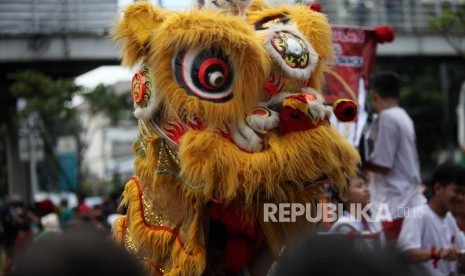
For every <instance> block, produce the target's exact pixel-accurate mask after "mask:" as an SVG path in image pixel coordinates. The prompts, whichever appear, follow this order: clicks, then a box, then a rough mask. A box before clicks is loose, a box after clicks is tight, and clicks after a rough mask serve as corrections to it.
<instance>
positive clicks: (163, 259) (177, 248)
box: [117, 181, 205, 275]
mask: <svg viewBox="0 0 465 276" xmlns="http://www.w3.org/2000/svg"><path fill="white" fill-rule="evenodd" d="M139 192H140V190H139V189H138V187H137V185H136V183H135V182H134V181H130V182H128V184H126V188H125V192H124V198H123V201H122V204H126V205H127V207H128V213H127V217H128V221H127V226H126V227H128V230H129V231H130V233H131V235H132V240H133V241H134V243H135V247H136V254H137V255H138V256H139V258H141V259H144V260H147V261H149V262H150V264H151V265H152V266H153V271H154V272H155V271H159V269H162V270H163V271H165V273H167V275H170V274H173V275H201V274H202V272H203V270H204V268H205V248H204V245H203V244H199V243H197V242H195V241H196V240H198V239H199V238H203V231H202V229H201V227H200V225H199V223H200V218H199V216H200V215H199V213H198V211H197V212H196V214H195V215H194V216H193V217H192V218H191V221H192V222H191V223H190V225H189V228H188V231H187V233H186V234H185V237H186V239H181V233H179V232H180V231H183V229H171V230H170V228H169V227H168V226H152V225H148V224H147V223H146V221H145V220H144V215H143V212H144V210H143V208H142V206H143V204H142V202H141V200H140V194H139ZM193 210H195V208H194V209H193ZM117 233H119V231H118V232H117ZM117 237H118V236H117ZM155 268H156V269H155ZM170 271H171V272H170Z"/></svg>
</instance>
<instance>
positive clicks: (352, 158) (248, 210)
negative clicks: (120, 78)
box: [113, 0, 359, 275]
mask: <svg viewBox="0 0 465 276" xmlns="http://www.w3.org/2000/svg"><path fill="white" fill-rule="evenodd" d="M114 38H115V39H116V40H117V41H118V42H120V43H121V44H122V53H123V64H125V65H127V66H129V67H136V66H137V67H138V68H140V70H139V71H138V72H137V73H136V74H135V76H134V78H133V83H132V92H131V93H132V96H133V99H134V107H135V112H134V114H135V116H136V117H137V119H138V125H139V137H138V139H137V140H136V141H135V142H134V152H135V155H136V161H135V172H134V177H132V178H131V179H130V180H129V182H128V183H127V184H126V187H125V191H124V193H123V197H122V198H123V200H122V206H124V207H126V208H127V212H126V215H124V216H121V217H120V218H119V219H118V220H117V221H116V222H115V224H114V225H113V234H114V236H115V238H116V239H117V241H118V242H120V243H121V244H122V245H123V246H124V247H125V248H126V249H127V250H128V251H130V252H132V253H134V254H135V255H136V256H137V257H138V258H139V259H140V260H141V262H143V263H144V265H145V267H146V268H147V271H148V273H149V274H150V275H164V274H168V275H202V274H204V273H205V274H208V271H209V270H213V271H218V270H221V269H224V270H225V271H227V273H238V272H240V271H243V270H244V269H246V268H248V267H249V268H250V267H252V266H253V263H254V261H255V260H256V259H257V258H259V256H261V254H262V255H263V254H266V253H263V252H271V253H272V254H274V256H276V255H277V254H278V253H279V252H280V250H281V249H282V248H283V246H285V245H286V243H287V242H289V239H290V237H292V236H294V235H295V234H297V233H301V232H305V231H311V230H312V229H313V228H314V225H313V224H310V223H309V222H308V221H306V219H305V217H304V216H303V217H298V218H297V221H296V222H290V223H286V222H273V221H269V222H267V221H265V220H264V219H263V214H264V207H263V206H264V203H274V204H279V203H310V204H315V202H316V200H317V199H318V197H319V196H320V193H321V183H322V182H324V181H325V180H326V181H329V182H330V183H331V184H332V185H333V186H334V187H335V188H338V189H339V188H342V187H343V186H344V184H345V179H346V178H347V177H351V176H353V175H354V174H355V171H356V167H357V164H358V162H359V156H358V154H357V151H356V150H355V149H354V148H352V147H351V146H350V145H349V144H348V143H347V142H345V141H344V139H343V138H342V137H341V136H340V135H339V134H338V132H337V131H336V130H335V129H334V128H333V127H331V125H330V123H329V117H330V116H331V115H332V113H333V111H334V113H335V114H336V115H337V117H338V118H340V119H341V120H350V119H352V118H353V117H354V116H355V115H356V106H354V105H353V104H352V103H351V102H350V101H344V100H340V101H337V102H336V103H334V104H328V103H324V102H323V100H322V97H321V95H320V93H319V91H320V89H321V84H322V79H323V73H324V70H325V68H326V66H327V63H328V62H329V61H330V60H331V58H332V55H333V53H332V45H331V31H330V26H329V24H328V22H327V19H326V18H325V16H324V15H322V14H320V13H317V12H314V11H312V10H310V9H308V8H307V7H305V6H282V7H268V6H266V5H265V4H264V3H262V2H260V1H255V2H253V3H251V2H250V1H244V0H240V1H236V0H229V1H222V0H217V1H215V0H214V1H207V2H206V3H204V5H203V6H202V7H200V8H199V9H196V10H193V11H188V12H174V11H167V10H163V9H161V8H157V7H154V6H152V5H151V4H150V3H148V2H137V3H134V4H132V5H130V6H129V7H128V8H126V10H125V11H124V13H123V16H122V18H121V19H119V21H118V23H117V26H116V28H115V30H114ZM313 209H314V208H313ZM313 209H312V210H313ZM313 212H314V211H313ZM218 252H219V253H218ZM269 255H271V254H269ZM218 256H220V257H218ZM215 265H217V267H216V268H215V267H214V266H215ZM220 267H221V268H220Z"/></svg>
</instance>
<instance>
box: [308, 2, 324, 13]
mask: <svg viewBox="0 0 465 276" xmlns="http://www.w3.org/2000/svg"><path fill="white" fill-rule="evenodd" d="M308 7H309V8H310V9H311V10H312V11H316V12H322V10H323V9H322V7H321V4H320V3H316V2H313V3H310V4H308Z"/></svg>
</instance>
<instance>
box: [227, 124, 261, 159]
mask: <svg viewBox="0 0 465 276" xmlns="http://www.w3.org/2000/svg"><path fill="white" fill-rule="evenodd" d="M229 130H230V131H231V137H232V138H233V140H234V142H235V143H236V145H237V146H238V147H240V148H241V149H243V150H245V151H248V152H259V151H261V150H262V149H263V141H262V139H261V138H260V137H259V136H258V135H257V134H256V133H255V131H254V130H253V129H252V128H250V127H249V126H248V125H247V124H246V123H245V122H240V123H239V124H237V125H230V126H229Z"/></svg>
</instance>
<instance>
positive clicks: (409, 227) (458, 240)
mask: <svg viewBox="0 0 465 276" xmlns="http://www.w3.org/2000/svg"><path fill="white" fill-rule="evenodd" d="M463 175H464V169H463V168H461V167H459V166H457V165H453V164H443V165H441V166H440V167H439V168H438V169H437V170H436V171H435V173H434V174H433V177H432V179H431V185H432V190H433V196H432V198H431V199H430V201H429V202H428V204H425V205H423V206H420V207H417V208H415V209H413V210H409V214H408V216H406V217H405V218H404V223H403V226H402V230H401V233H400V235H399V239H398V240H397V246H398V248H399V249H400V250H401V251H402V252H405V254H406V256H407V260H408V261H409V263H411V264H412V265H411V267H412V272H413V273H412V274H413V275H422V276H427V275H458V274H457V268H458V263H460V264H462V265H463V264H464V263H465V256H464V255H463V253H462V251H463V250H464V249H465V236H464V235H463V233H462V232H461V231H460V230H459V228H458V226H457V223H456V221H455V219H454V218H453V216H452V214H451V212H450V211H451V210H452V209H453V208H454V206H456V205H457V204H460V203H461V202H462V201H463V200H464V198H465V196H464V195H465V179H464V176H463Z"/></svg>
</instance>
